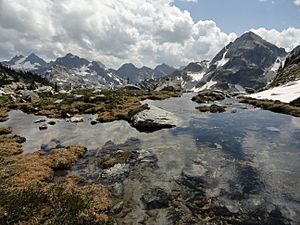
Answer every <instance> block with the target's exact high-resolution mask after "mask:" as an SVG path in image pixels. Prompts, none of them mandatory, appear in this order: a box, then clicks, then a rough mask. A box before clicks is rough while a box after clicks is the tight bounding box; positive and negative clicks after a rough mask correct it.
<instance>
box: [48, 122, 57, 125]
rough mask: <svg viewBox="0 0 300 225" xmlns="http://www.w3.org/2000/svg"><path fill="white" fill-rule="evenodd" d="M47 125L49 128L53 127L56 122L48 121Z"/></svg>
mask: <svg viewBox="0 0 300 225" xmlns="http://www.w3.org/2000/svg"><path fill="white" fill-rule="evenodd" d="M48 124H49V125H51V126H54V125H55V124H56V122H55V121H49V122H48Z"/></svg>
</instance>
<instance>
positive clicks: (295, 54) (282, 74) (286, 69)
mask: <svg viewBox="0 0 300 225" xmlns="http://www.w3.org/2000/svg"><path fill="white" fill-rule="evenodd" d="M299 79H300V45H299V46H298V47H296V48H295V49H294V50H293V51H292V52H290V53H289V55H288V56H287V58H286V60H285V63H284V66H283V67H280V68H279V70H278V73H277V76H276V77H275V79H274V80H273V81H272V83H271V84H270V85H269V86H270V87H276V86H280V85H283V84H286V83H287V82H290V81H296V80H299Z"/></svg>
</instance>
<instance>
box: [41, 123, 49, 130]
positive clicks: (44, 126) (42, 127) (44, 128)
mask: <svg viewBox="0 0 300 225" xmlns="http://www.w3.org/2000/svg"><path fill="white" fill-rule="evenodd" d="M39 129H40V130H47V129H48V127H47V125H46V124H43V125H41V126H39Z"/></svg>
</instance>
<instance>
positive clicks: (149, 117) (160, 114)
mask: <svg viewBox="0 0 300 225" xmlns="http://www.w3.org/2000/svg"><path fill="white" fill-rule="evenodd" d="M131 120H132V126H133V127H135V128H136V129H137V130H138V131H141V132H154V131H157V130H160V129H164V128H172V127H176V126H177V125H178V124H179V119H178V118H177V117H176V116H175V115H174V114H173V113H171V112H168V111H165V110H163V109H160V108H158V107H155V106H150V109H149V110H144V111H142V112H140V113H138V114H136V115H134V116H133V117H132V118H131Z"/></svg>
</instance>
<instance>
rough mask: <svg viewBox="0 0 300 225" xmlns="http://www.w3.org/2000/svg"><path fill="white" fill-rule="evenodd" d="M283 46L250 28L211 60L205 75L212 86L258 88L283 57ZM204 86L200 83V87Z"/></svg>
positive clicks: (264, 84)
mask: <svg viewBox="0 0 300 225" xmlns="http://www.w3.org/2000/svg"><path fill="white" fill-rule="evenodd" d="M285 55H286V52H285V50H284V49H282V48H278V47H277V46H275V45H273V44H271V43H269V42H267V41H265V40H263V39H262V38H261V37H259V36H258V35H256V34H254V33H253V32H247V33H245V34H243V35H242V36H241V37H239V38H237V39H236V40H235V41H234V42H233V43H230V44H228V45H227V46H226V47H225V48H223V49H222V50H221V51H220V52H219V53H218V54H217V55H216V57H215V58H214V59H213V60H212V61H211V63H210V67H209V70H208V72H207V74H206V76H205V79H206V81H207V82H215V84H214V85H213V87H215V88H219V89H232V88H236V87H241V88H252V89H255V90H258V89H260V88H263V87H265V86H266V84H267V83H268V81H269V80H268V79H270V78H267V76H265V75H266V72H267V71H268V70H269V68H271V67H272V65H273V64H274V63H275V61H276V60H277V59H278V58H281V57H284V56H285ZM201 86H203V83H200V84H199V85H198V87H201Z"/></svg>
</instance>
